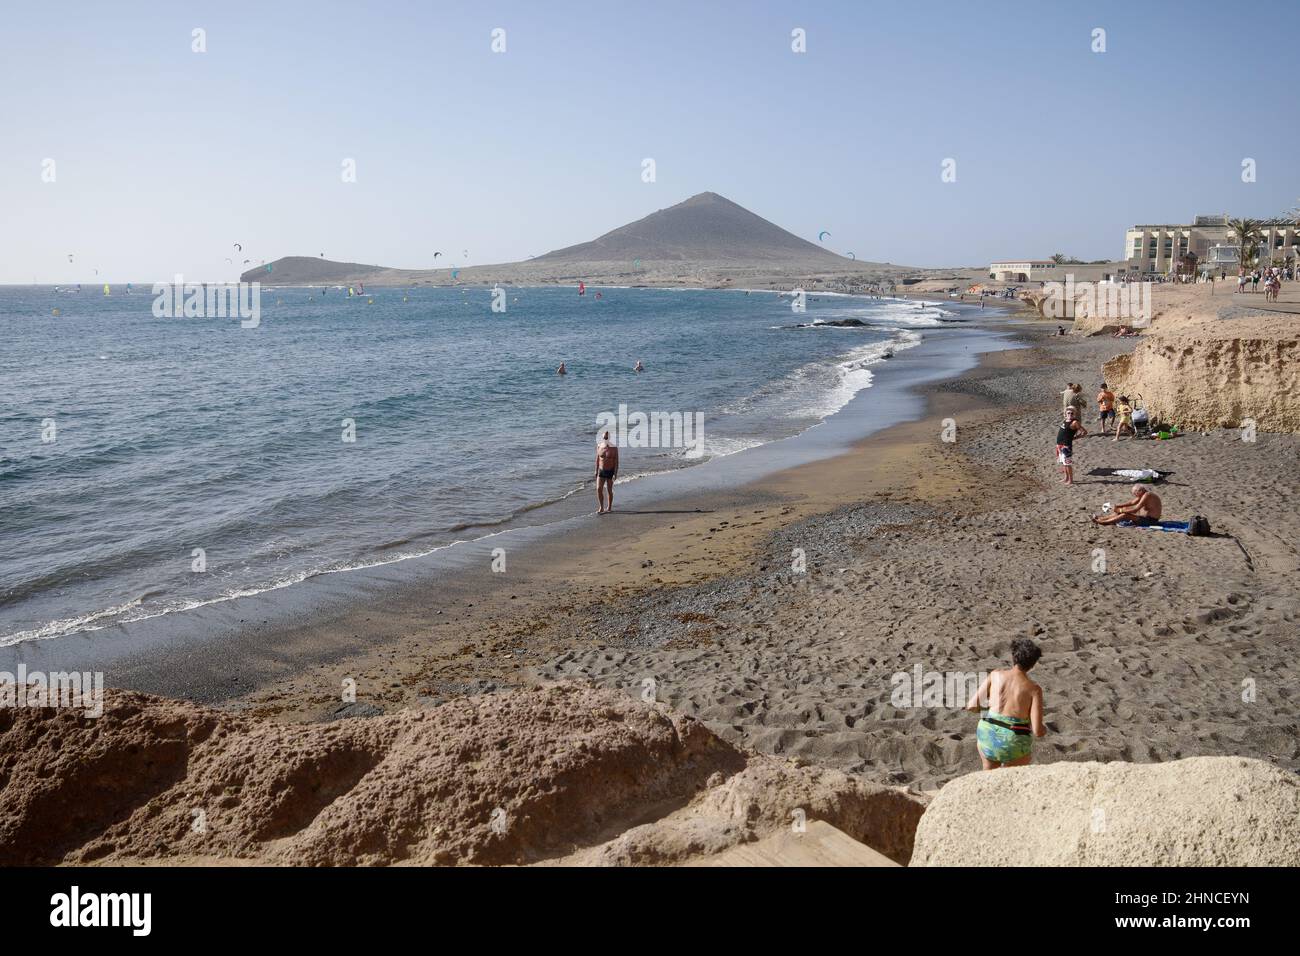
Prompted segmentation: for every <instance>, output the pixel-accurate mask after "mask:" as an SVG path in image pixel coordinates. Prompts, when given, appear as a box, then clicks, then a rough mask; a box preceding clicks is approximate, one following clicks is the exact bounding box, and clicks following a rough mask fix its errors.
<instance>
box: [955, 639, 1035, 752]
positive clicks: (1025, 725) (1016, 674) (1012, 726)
mask: <svg viewBox="0 0 1300 956" xmlns="http://www.w3.org/2000/svg"><path fill="white" fill-rule="evenodd" d="M1042 655H1043V651H1042V648H1040V647H1039V646H1038V645H1037V644H1035V643H1034V642H1033V641H1031V640H1030V639H1029V638H1027V637H1018V638H1016V639H1015V640H1014V641H1012V642H1011V662H1012V666H1011V667H1008V668H1006V669H1005V670H999V671H994V672H993V673H992V674H989V675H988V676H987V677H985V678H984V682H983V683H981V684H980V686H979V690H977V691H976V692H975V696H974V697H972V698H971V699H970V703H968V704H967V705H966V709H967V710H969V711H973V712H975V713H980V712H981V711H982V710H983V704H984V703H985V702H987V703H988V711H987V712H986V713H983V714H981V716H980V722H979V724H978V726H977V727H976V728H975V744H976V747H977V748H978V750H979V754H980V762H981V763H983V764H984V769H985V770H997V769H998V768H999V767H1023V766H1024V765H1025V764H1027V763H1029V761H1030V760H1031V759H1032V757H1033V754H1032V752H1031V751H1032V749H1033V746H1034V738H1035V737H1045V736H1046V735H1047V727H1046V725H1045V724H1044V723H1043V689H1042V688H1041V687H1039V686H1038V685H1037V684H1035V683H1034V682H1033V681H1031V680H1030V679H1029V671H1030V670H1031V669H1032V668H1033V666H1034V665H1035V664H1037V663H1038V659H1039V658H1040V657H1042Z"/></svg>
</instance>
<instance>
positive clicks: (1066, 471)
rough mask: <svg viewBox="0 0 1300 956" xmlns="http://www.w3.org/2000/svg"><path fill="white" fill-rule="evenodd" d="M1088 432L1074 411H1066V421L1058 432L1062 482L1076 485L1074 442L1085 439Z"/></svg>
mask: <svg viewBox="0 0 1300 956" xmlns="http://www.w3.org/2000/svg"><path fill="white" fill-rule="evenodd" d="M1087 434H1088V430H1087V429H1086V428H1084V427H1083V426H1082V425H1081V424H1079V422H1078V420H1077V419H1076V418H1075V417H1074V409H1073V408H1067V409H1066V410H1065V420H1064V421H1063V422H1061V427H1060V428H1058V429H1057V430H1056V463H1057V464H1058V465H1060V466H1061V480H1062V481H1063V482H1065V483H1066V484H1067V485H1072V484H1074V440H1075V439H1076V438H1083V437H1084V436H1085V435H1087Z"/></svg>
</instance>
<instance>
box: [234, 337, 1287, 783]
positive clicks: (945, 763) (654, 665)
mask: <svg viewBox="0 0 1300 956" xmlns="http://www.w3.org/2000/svg"><path fill="white" fill-rule="evenodd" d="M1022 328H1023V329H1024V330H1023V332H1022V333H1021V334H1022V335H1024V336H1025V337H1026V339H1027V340H1028V342H1029V343H1031V344H1032V347H1031V348H1028V349H1024V350H1019V351H1010V352H1000V353H995V354H993V355H990V356H987V357H986V358H985V360H984V361H983V362H982V364H981V365H980V367H979V368H978V369H977V370H976V371H974V372H972V373H970V374H968V375H966V376H963V377H961V378H960V379H957V380H953V381H947V382H944V383H941V384H938V385H935V386H933V387H930V388H929V389H927V392H928V395H927V400H928V411H927V414H926V416H925V417H924V418H923V419H922V420H920V421H917V422H914V423H910V424H906V425H901V426H898V427H895V428H892V429H889V430H887V431H886V432H884V433H882V434H880V435H877V436H873V437H871V438H869V439H867V440H865V441H863V442H862V443H860V445H859V446H858V447H857V448H856V449H854V451H853V452H852V453H850V454H848V455H844V456H841V457H839V458H835V459H832V460H830V461H826V462H817V463H812V464H809V465H807V466H804V467H801V468H797V469H794V470H792V471H789V472H786V473H783V474H780V475H777V476H774V477H772V478H770V479H766V480H762V481H760V482H758V483H756V484H754V485H752V486H749V487H746V488H743V489H739V490H738V491H737V492H736V493H734V494H723V495H717V496H714V497H713V498H712V499H711V500H696V501H683V502H679V503H677V504H678V507H676V508H665V509H662V510H665V511H668V512H677V513H668V514H656V515H639V514H638V515H633V514H626V515H621V516H615V517H614V518H613V519H612V520H611V521H610V522H607V523H605V524H603V525H601V526H600V528H599V530H598V531H597V530H596V529H593V530H592V531H591V532H590V533H584V534H583V535H582V537H581V543H580V546H577V547H575V542H573V541H572V540H569V539H563V540H560V541H556V542H553V543H551V544H548V545H546V546H543V547H542V548H541V551H540V554H538V555H537V557H536V558H535V559H530V561H529V565H528V569H527V570H523V571H522V573H521V574H519V577H518V578H516V577H514V575H512V576H511V580H510V582H509V586H508V588H507V589H505V590H508V591H509V592H510V593H509V594H506V593H504V592H503V589H502V588H501V587H500V586H499V585H498V584H497V582H496V581H493V580H492V577H491V575H490V574H485V575H484V576H483V577H482V579H481V585H482V587H481V588H480V589H478V590H477V591H475V590H473V589H472V588H471V589H470V590H468V591H466V592H465V593H464V594H461V595H459V596H458V597H459V598H460V599H462V600H463V602H464V604H463V609H458V610H457V611H455V612H453V611H452V610H451V609H450V608H445V607H439V608H438V609H437V610H435V611H434V612H433V617H434V618H435V619H436V618H439V617H447V616H450V615H451V614H452V613H455V619H454V620H451V621H447V622H446V623H433V622H432V621H430V622H427V626H426V627H422V628H421V629H420V630H419V631H418V632H417V633H413V634H410V635H409V636H408V637H407V638H405V639H402V640H398V641H396V642H392V643H388V644H385V645H384V646H382V647H376V648H374V649H373V650H371V651H369V652H367V653H364V654H361V655H356V656H349V657H347V658H345V659H343V660H341V661H338V662H335V663H332V664H330V665H327V666H324V667H321V668H313V669H310V670H308V671H306V672H304V673H300V674H296V675H293V676H292V677H289V678H288V679H286V680H280V681H273V682H271V683H270V684H268V686H265V687H263V688H260V689H258V690H257V691H255V692H254V693H251V694H247V695H243V696H241V697H240V698H238V700H237V701H235V702H233V706H236V707H239V708H241V709H248V710H250V711H252V712H254V713H258V714H266V715H276V716H278V717H279V718H280V719H298V718H304V717H305V718H311V717H321V716H324V715H326V714H328V713H329V712H331V711H332V710H334V709H336V708H337V694H336V692H335V690H334V689H335V688H336V687H337V686H339V682H340V681H341V680H342V679H343V678H344V677H352V678H354V679H356V680H357V682H358V686H359V687H362V688H366V689H367V690H368V689H370V688H374V692H367V693H365V694H363V695H361V696H360V697H359V700H360V701H361V702H362V703H363V704H365V705H369V706H372V707H375V708H377V709H383V710H392V709H396V708H400V707H402V706H410V705H417V706H430V705H434V704H436V703H437V702H439V701H441V700H445V699H447V698H448V697H452V696H457V695H458V694H463V693H474V692H478V691H485V690H494V689H500V688H511V687H520V686H524V687H526V686H534V685H537V684H539V683H546V682H549V681H553V680H557V679H574V680H580V681H583V682H590V683H592V684H594V685H596V686H598V687H607V688H616V689H620V690H623V691H626V692H627V693H629V694H634V695H640V694H641V693H642V690H643V688H644V686H646V684H645V682H646V681H647V680H652V681H653V682H654V683H653V685H652V686H653V687H654V693H655V695H656V699H658V700H660V701H663V702H665V703H667V704H668V705H669V706H670V707H671V708H673V709H674V710H678V711H681V712H684V713H687V714H691V715H695V716H698V717H699V718H701V719H702V720H703V721H705V722H706V723H707V724H708V726H709V727H710V728H712V729H714V730H715V731H717V732H718V733H719V734H721V735H722V736H724V737H725V738H727V739H729V740H732V741H734V742H737V743H742V744H744V745H746V746H750V747H754V748H756V749H758V750H760V751H764V752H769V753H775V754H790V755H796V756H798V757H801V758H804V759H807V760H809V761H812V762H816V763H821V764H825V765H827V766H833V767H836V768H839V769H843V770H847V771H850V772H853V773H857V774H862V775H863V776H865V777H867V778H868V779H872V780H875V781H879V782H889V783H896V784H911V785H915V786H919V787H922V788H932V787H936V786H939V785H941V784H942V783H944V782H946V781H947V780H950V779H952V778H953V777H954V776H956V775H959V774H962V773H966V772H969V771H971V770H975V769H978V767H979V763H978V757H977V755H976V753H975V748H974V744H973V736H972V735H973V725H974V720H973V719H972V718H971V717H970V716H969V715H968V714H965V713H963V712H961V711H960V709H959V707H960V705H958V707H957V708H953V707H939V708H936V707H914V708H899V707H896V706H893V705H892V704H891V702H890V700H891V693H892V691H893V689H894V686H895V685H894V684H893V683H892V681H893V680H894V675H896V674H909V675H910V674H912V673H914V669H915V668H916V667H917V666H918V665H919V666H920V667H921V668H922V670H923V672H924V673H930V672H940V673H949V672H972V671H981V670H988V669H992V668H994V667H997V666H1003V665H1004V663H1005V659H1006V654H1007V648H1008V644H1009V642H1010V640H1011V639H1012V638H1013V637H1016V636H1021V635H1026V636H1032V637H1034V638H1035V639H1036V640H1037V641H1039V642H1040V643H1041V644H1042V646H1043V648H1044V658H1043V661H1042V663H1041V664H1040V666H1039V670H1040V672H1041V674H1042V676H1041V677H1040V680H1041V681H1042V682H1043V684H1044V687H1045V690H1046V695H1047V701H1048V725H1049V728H1050V729H1051V731H1052V733H1051V734H1050V736H1049V737H1048V738H1046V739H1045V740H1044V741H1043V743H1042V744H1041V745H1040V750H1039V752H1038V759H1039V760H1041V761H1043V762H1048V761H1052V760H1059V759H1074V760H1078V759H1093V760H1138V761H1156V760H1170V759H1176V758H1178V757H1183V756H1191V755H1198V754H1236V755H1245V756H1254V757H1260V758H1262V759H1267V760H1271V761H1273V762H1275V763H1277V764H1278V765H1280V766H1285V767H1289V768H1291V769H1296V768H1297V767H1300V749H1298V746H1297V743H1296V722H1295V716H1294V709H1293V708H1294V693H1295V687H1296V686H1297V680H1296V678H1297V665H1296V659H1297V655H1296V651H1297V643H1296V642H1297V639H1298V638H1297V629H1296V626H1295V623H1296V620H1297V617H1298V616H1300V598H1298V597H1297V595H1296V593H1295V591H1294V588H1293V587H1292V586H1291V585H1290V581H1291V580H1292V579H1291V576H1292V575H1294V574H1295V573H1296V571H1297V564H1298V562H1297V556H1296V552H1295V550H1294V547H1293V546H1292V545H1291V544H1290V541H1291V540H1292V539H1293V536H1294V532H1295V531H1296V528H1294V527H1293V525H1294V524H1296V523H1297V517H1296V510H1295V508H1294V483H1293V482H1292V481H1291V480H1290V478H1289V471H1288V468H1289V464H1288V463H1293V462H1294V461H1295V459H1296V455H1297V451H1298V450H1300V442H1298V441H1297V439H1296V438H1295V436H1290V435H1261V436H1259V439H1258V441H1257V442H1255V443H1253V444H1248V443H1243V442H1242V441H1240V439H1239V437H1238V436H1237V435H1236V433H1218V434H1212V435H1205V434H1199V433H1198V434H1189V435H1185V436H1184V437H1182V438H1180V439H1178V440H1176V441H1172V442H1152V441H1129V440H1125V441H1121V442H1119V443H1115V442H1112V441H1111V440H1110V439H1108V438H1102V437H1097V436H1091V437H1089V438H1087V439H1083V440H1081V441H1080V442H1079V444H1078V445H1077V446H1076V474H1077V475H1078V476H1079V477H1078V480H1077V483H1076V485H1075V486H1073V487H1065V486H1063V485H1061V484H1060V482H1059V480H1058V478H1057V475H1056V469H1055V467H1054V464H1053V461H1052V455H1051V451H1052V444H1051V442H1052V437H1053V434H1054V429H1055V425H1054V416H1055V408H1054V402H1056V401H1059V397H1058V394H1057V393H1058V392H1059V390H1060V387H1061V383H1064V382H1066V381H1081V382H1084V383H1090V382H1092V381H1094V380H1097V379H1098V375H1099V372H1098V370H1099V368H1100V366H1101V364H1102V363H1103V362H1104V361H1106V360H1108V359H1109V358H1111V357H1112V356H1113V355H1114V354H1115V353H1116V352H1117V351H1119V350H1122V349H1123V348H1124V347H1125V346H1126V345H1128V344H1129V343H1123V342H1117V341H1115V340H1110V339H1106V338H1102V339H1092V340H1080V339H1077V338H1073V337H1071V338H1067V339H1064V340H1062V339H1059V338H1057V337H1054V336H1050V335H1048V334H1046V330H1040V329H1037V328H1032V327H1022ZM946 418H951V419H953V420H954V421H955V422H956V424H957V429H958V431H957V435H958V438H957V441H956V442H954V443H951V444H947V443H944V442H943V441H941V439H940V433H941V429H942V427H943V425H942V423H943V420H944V419H946ZM1088 424H1095V413H1094V415H1093V416H1091V417H1090V420H1089V422H1088ZM1141 467H1151V468H1156V469H1158V470H1160V471H1162V472H1163V471H1168V472H1169V473H1170V477H1169V478H1168V479H1167V480H1166V481H1165V482H1164V483H1163V484H1162V486H1161V493H1162V494H1163V496H1164V500H1165V507H1166V514H1167V515H1168V516H1169V517H1171V518H1185V517H1189V516H1190V515H1192V514H1204V515H1206V516H1208V517H1210V519H1211V522H1212V524H1213V527H1214V536H1213V537H1209V538H1202V539H1196V538H1190V537H1188V536H1186V535H1179V534H1166V533H1161V532H1156V531H1149V530H1144V529H1135V528H1110V529H1103V528H1096V527H1094V526H1093V525H1091V524H1090V523H1089V522H1088V520H1087V518H1088V516H1089V515H1090V514H1095V513H1099V512H1100V511H1101V507H1102V504H1103V503H1104V502H1108V501H1120V500H1126V498H1127V482H1126V481H1125V480H1123V479H1118V478H1114V477H1100V476H1091V475H1089V474H1088V472H1090V471H1091V470H1093V469H1094V468H1141ZM1253 501H1271V502H1274V503H1275V505H1276V507H1274V508H1270V509H1269V510H1268V511H1267V512H1266V513H1259V512H1258V511H1257V510H1256V509H1254V508H1253V507H1252V502H1253ZM622 504H623V505H624V506H625V507H627V508H629V509H631V508H633V507H634V502H628V501H624V502H622ZM695 508H699V509H701V513H698V514H697V513H693V511H692V509H695ZM595 520H596V519H595V518H593V519H592V521H593V522H595ZM615 522H617V523H618V524H617V526H616V527H614V528H610V527H609V525H611V524H614V523H615ZM795 549H802V550H803V551H804V552H805V554H806V556H807V573H806V574H799V573H796V572H794V571H792V568H791V565H792V557H791V556H792V553H793V552H794V550H795ZM1098 549H1101V550H1103V551H1104V552H1105V562H1106V570H1105V572H1104V573H1099V572H1097V571H1094V570H1092V568H1093V566H1094V564H1095V561H1096V557H1097V554H1096V553H1097V551H1098ZM542 569H544V570H542ZM457 603H459V602H457ZM375 612H376V613H380V611H379V609H375ZM439 612H441V613H439ZM1248 679H1249V680H1254V681H1255V687H1256V690H1257V694H1258V696H1257V698H1256V700H1255V701H1254V702H1253V703H1249V704H1247V703H1243V702H1242V687H1243V681H1245V680H1248ZM961 703H964V701H962V702H961Z"/></svg>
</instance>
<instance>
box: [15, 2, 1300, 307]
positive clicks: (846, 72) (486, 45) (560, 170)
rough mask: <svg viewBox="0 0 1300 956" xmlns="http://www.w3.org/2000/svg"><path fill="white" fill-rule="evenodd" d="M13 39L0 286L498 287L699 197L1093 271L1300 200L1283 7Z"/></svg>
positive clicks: (320, 7)
mask: <svg viewBox="0 0 1300 956" xmlns="http://www.w3.org/2000/svg"><path fill="white" fill-rule="evenodd" d="M5 19H6V23H5V30H4V32H3V33H2V34H0V80H3V82H0V116H3V117H4V123H3V131H2V132H0V208H3V210H4V214H3V217H2V219H0V221H2V222H3V225H2V226H0V282H6V283H14V282H18V283H26V282H30V281H32V279H33V277H34V276H35V277H36V278H38V279H39V280H40V281H42V282H67V281H75V280H81V281H88V280H89V278H90V277H91V273H90V270H91V268H92V267H93V268H97V269H99V270H100V274H101V278H103V279H107V280H109V281H118V282H120V281H126V280H140V281H145V280H153V279H157V278H162V277H166V276H170V275H172V274H173V273H175V272H182V273H184V274H185V275H186V276H187V277H191V278H200V279H216V278H231V277H233V271H232V269H231V267H230V266H227V265H226V264H225V261H224V260H225V257H227V256H234V255H235V254H234V251H233V244H234V243H235V242H239V243H241V244H242V245H243V247H244V252H243V255H242V257H236V262H237V263H239V262H242V258H252V259H253V261H254V262H257V261H259V260H261V259H267V260H271V259H275V258H277V257H279V256H282V255H292V254H303V255H313V256H314V255H318V254H319V253H321V252H324V253H325V255H326V257H328V258H331V259H340V260H350V261H358V262H367V263H382V264H384V265H394V266H402V267H422V266H429V265H431V264H432V256H433V252H434V251H442V252H443V253H444V255H448V256H450V257H451V259H452V261H459V262H463V263H468V264H483V263H489V262H502V261H511V260H515V259H522V258H526V257H527V256H530V255H537V254H541V253H543V252H546V251H548V250H550V249H554V248H558V247H561V246H565V245H569V244H572V243H575V242H581V241H585V240H587V239H590V238H593V237H594V236H596V235H598V234H599V233H602V232H605V231H607V230H609V229H611V228H614V227H616V226H619V225H622V224H623V223H625V222H628V221H630V220H633V219H636V218H639V217H641V216H643V215H646V214H647V213H649V212H652V211H654V210H656V209H660V208H663V207H666V206H670V205H672V204H673V203H676V202H678V201H680V200H682V199H684V198H686V197H687V196H690V195H693V194H694V193H698V192H701V191H704V190H713V191H715V192H719V193H721V194H723V195H724V196H727V197H728V198H730V199H733V200H735V201H736V202H738V203H740V204H741V205H743V206H746V207H747V208H749V209H752V210H753V211H754V212H756V213H758V214H759V215H762V216H764V217H766V218H768V219H771V220H772V221H774V222H776V223H777V224H779V225H781V226H783V227H785V228H787V229H790V230H791V231H792V232H795V233H797V234H799V235H801V236H804V237H806V238H809V239H812V240H815V239H816V236H817V233H818V232H819V231H820V230H827V231H829V232H830V233H831V238H829V239H828V240H827V243H826V244H827V245H828V246H829V247H830V248H832V249H834V250H835V251H838V252H848V251H852V252H854V253H855V254H856V255H857V257H858V258H859V259H875V260H882V261H891V262H896V263H907V264H916V265H929V266H933V265H955V264H969V265H979V264H985V263H987V262H988V261H989V260H990V259H994V258H1001V257H1011V256H1017V257H1018V256H1029V257H1035V258H1037V257H1044V256H1047V255H1050V254H1051V253H1054V252H1064V253H1067V254H1073V255H1077V256H1080V257H1082V258H1086V259H1093V258H1102V257H1114V256H1118V255H1119V254H1120V253H1121V251H1122V241H1123V230H1124V229H1125V228H1126V227H1127V226H1129V225H1132V224H1133V223H1135V222H1163V221H1177V222H1182V221H1186V220H1188V219H1189V218H1190V217H1191V216H1193V215H1195V214H1198V213H1214V212H1225V211H1226V212H1231V213H1233V214H1234V215H1250V216H1273V215H1279V214H1282V213H1284V212H1285V211H1286V210H1288V209H1290V208H1292V207H1293V206H1295V205H1296V202H1297V197H1300V175H1297V173H1298V172H1300V149H1297V147H1298V146H1300V132H1298V131H1297V130H1298V127H1297V124H1296V123H1295V121H1294V113H1295V105H1296V103H1297V101H1300V71H1298V70H1297V68H1296V67H1297V60H1296V57H1295V49H1296V43H1297V38H1298V37H1300V3H1296V2H1295V0H1285V2H1281V0H1279V2H1263V3H1256V4H1251V5H1249V6H1248V7H1244V8H1236V7H1232V6H1231V5H1227V4H1222V3H1215V4H1211V3H1200V2H1179V3H1165V2H1144V3H1141V4H1134V3H1131V2H1128V3H1088V4H1073V3H1070V4H1067V3H1028V2H1018V3H1000V2H980V3H970V2H951V3H950V2H930V3H924V2H919V3H909V4H899V3H874V2H864V0H859V2H818V3H794V2H787V3H777V2H722V0H719V2H711V3H708V4H704V3H698V2H697V3H688V2H682V3H677V2H663V0H656V2H654V3H649V2H645V3H623V2H617V0H607V2H604V3H566V2H547V3H537V2H530V3H491V2H466V3H435V2H429V0H425V2H387V3H385V2H374V3H359V2H347V3H336V2H330V0H317V2H312V3H288V2H285V3H282V2H276V3H267V2H265V0H263V2H261V3H256V4H254V3H243V2H237V0H232V2H223V3H186V2H183V0H174V2H169V3H146V2H139V3H128V4H106V3H102V2H93V3H91V2H87V3H54V2H46V3H38V4H22V5H15V6H13V7H12V8H11V9H9V10H8V11H7V12H6V15H5ZM196 27H201V28H203V29H204V30H205V31H206V41H207V52H206V53H202V54H198V53H194V52H192V50H191V44H192V40H191V31H192V30H193V29H194V28H196ZM497 27H501V28H504V29H505V30H506V46H507V49H506V52H505V53H504V54H496V53H493V52H492V50H491V47H490V44H491V31H492V30H493V29H494V28H497ZM796 27H799V28H802V29H804V30H806V32H807V52H806V53H803V54H796V53H794V52H792V51H791V46H790V44H791V39H790V33H791V30H792V29H794V28H796ZM1097 27H1100V28H1103V29H1105V31H1106V48H1107V49H1106V52H1105V53H1094V52H1092V50H1091V44H1092V31H1093V29H1094V28H1097ZM646 157H650V158H653V159H654V160H655V163H656V172H657V179H656V181H655V182H653V183H646V182H643V181H642V178H641V162H642V160H643V159H644V158H646ZM47 158H49V159H53V160H54V161H55V167H54V168H55V176H56V179H55V181H54V182H53V183H47V182H43V181H42V178H41V176H42V162H43V160H45V159H47ZM345 158H352V159H355V161H356V170H357V175H356V182H355V183H344V182H342V181H341V175H340V173H341V169H342V162H343V160H344V159H345ZM946 158H953V159H955V160H956V170H957V179H956V182H953V183H944V182H941V178H940V169H941V163H942V161H943V160H944V159H946ZM1244 158H1251V159H1254V160H1255V161H1256V164H1257V165H1256V168H1257V179H1256V181H1255V182H1253V183H1243V182H1242V179H1241V163H1242V160H1243V159H1244ZM70 253H71V254H73V255H74V256H75V260H74V264H71V265H70V264H69V263H68V261H67V256H68V254H70ZM466 253H468V255H466ZM444 262H446V259H440V260H439V264H443V263H444Z"/></svg>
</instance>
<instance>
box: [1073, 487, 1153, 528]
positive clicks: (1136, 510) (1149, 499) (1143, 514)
mask: <svg viewBox="0 0 1300 956" xmlns="http://www.w3.org/2000/svg"><path fill="white" fill-rule="evenodd" d="M1163 510H1164V503H1163V502H1161V500H1160V496H1159V495H1158V494H1156V493H1155V492H1154V491H1152V490H1151V489H1150V488H1149V487H1147V486H1146V485H1134V486H1133V500H1132V501H1126V502H1124V504H1122V505H1117V506H1116V508H1115V510H1114V512H1112V513H1111V514H1108V515H1105V516H1104V517H1102V516H1099V515H1093V517H1091V518H1090V519H1088V520H1090V521H1091V522H1092V523H1093V524H1119V523H1120V522H1121V521H1124V520H1126V519H1127V520H1128V521H1131V522H1133V524H1139V525H1151V524H1156V523H1157V522H1158V521H1159V520H1160V514H1161V512H1162V511H1163Z"/></svg>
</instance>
